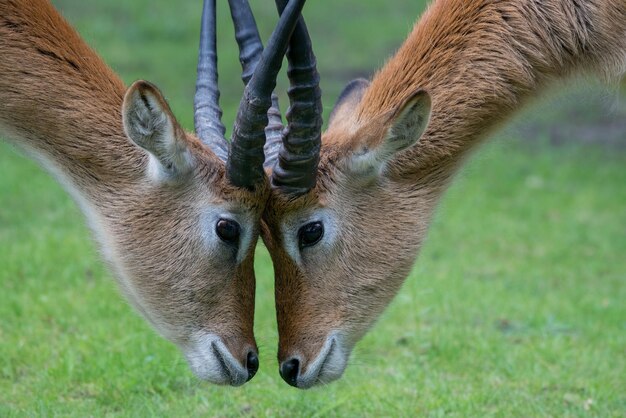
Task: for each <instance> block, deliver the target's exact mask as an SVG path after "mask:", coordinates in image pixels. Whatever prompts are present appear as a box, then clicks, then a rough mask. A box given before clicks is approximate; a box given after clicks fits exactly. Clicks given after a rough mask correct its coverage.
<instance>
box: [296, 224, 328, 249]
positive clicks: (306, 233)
mask: <svg viewBox="0 0 626 418" xmlns="http://www.w3.org/2000/svg"><path fill="white" fill-rule="evenodd" d="M323 236H324V225H322V223H321V222H311V223H310V224H306V225H304V226H303V227H302V228H300V231H298V239H299V240H300V248H304V247H310V246H311V245H315V244H317V243H318V242H319V240H320V239H322V237H323Z"/></svg>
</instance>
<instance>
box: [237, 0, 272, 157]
mask: <svg viewBox="0 0 626 418" xmlns="http://www.w3.org/2000/svg"><path fill="white" fill-rule="evenodd" d="M228 5H229V6H230V14H231V16H232V18H233V23H234V25H235V39H236V40H237V44H238V45H239V62H241V68H242V73H241V79H242V80H243V83H244V85H247V84H248V82H249V81H250V78H252V74H253V73H254V69H255V68H256V65H257V63H258V62H259V60H260V59H261V54H262V53H263V44H262V43H261V37H260V36H259V31H258V29H257V25H256V22H255V20H254V15H253V14H252V10H251V9H250V4H249V3H248V0H228ZM267 119H268V124H267V126H266V127H265V146H264V154H265V155H275V154H276V153H277V152H278V149H279V148H280V144H281V143H282V139H283V137H282V131H283V121H282V116H281V114H280V107H279V105H278V95H276V94H275V93H272V105H271V106H270V108H269V110H268V111H267ZM272 165H273V163H272ZM267 166H268V160H267V159H266V160H265V167H266V168H267Z"/></svg>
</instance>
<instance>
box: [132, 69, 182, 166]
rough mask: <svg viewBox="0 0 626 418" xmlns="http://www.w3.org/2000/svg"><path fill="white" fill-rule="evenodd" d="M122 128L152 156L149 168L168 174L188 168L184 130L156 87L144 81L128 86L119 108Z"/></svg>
mask: <svg viewBox="0 0 626 418" xmlns="http://www.w3.org/2000/svg"><path fill="white" fill-rule="evenodd" d="M122 116H123V122H124V131H125V132H126V135H127V136H128V137H129V138H130V139H131V140H132V141H133V142H134V143H135V144H137V145H138V146H139V147H141V148H143V149H144V150H146V151H148V153H149V154H150V156H151V166H152V167H151V171H154V170H153V169H156V170H157V172H156V174H157V175H158V174H166V175H168V176H172V175H181V174H184V173H187V172H189V171H190V170H191V167H192V162H191V161H192V159H191V155H190V152H189V149H188V147H187V143H186V138H185V133H184V131H183V129H182V128H181V127H180V125H179V124H178V122H177V121H176V119H175V118H174V115H173V113H172V111H171V109H170V107H169V105H168V104H167V102H166V101H165V98H164V97H163V95H162V94H161V92H160V91H159V89H158V88H157V87H156V86H154V85H153V84H151V83H148V82H147V81H143V80H142V81H137V82H135V83H133V85H132V86H130V87H129V88H128V91H127V92H126V95H125V96H124V104H123V109H122Z"/></svg>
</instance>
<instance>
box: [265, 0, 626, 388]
mask: <svg viewBox="0 0 626 418" xmlns="http://www.w3.org/2000/svg"><path fill="white" fill-rule="evenodd" d="M625 69H626V2H624V0H587V1H582V0H546V1H537V0H476V1H467V0H437V1H435V2H434V4H433V5H432V6H431V7H430V8H429V9H428V11H427V12H426V13H425V14H424V16H423V17H422V19H421V20H420V21H419V22H418V23H417V25H416V26H415V28H414V29H413V31H412V33H411V34H410V36H409V38H408V39H407V41H406V42H405V43H404V44H403V45H402V47H401V48H400V49H399V51H398V52H397V54H396V55H395V56H394V57H393V58H392V59H391V60H390V61H389V62H388V63H387V64H386V65H385V66H384V67H383V68H382V69H381V70H380V71H379V72H378V73H377V74H376V75H375V77H374V78H373V80H372V82H371V85H370V87H369V88H368V89H367V90H366V91H365V92H364V95H363V98H362V100H360V102H359V103H358V104H357V105H356V106H345V105H340V106H338V108H337V111H336V112H334V114H333V120H332V121H331V124H330V126H329V128H328V130H327V131H326V132H325V133H324V135H323V139H322V142H323V145H322V152H321V162H320V166H319V180H318V184H317V186H316V188H315V189H314V190H312V191H311V192H310V193H309V194H307V195H305V196H302V197H300V198H297V199H289V198H287V197H286V196H282V195H280V194H279V193H278V192H274V193H273V195H272V196H271V197H270V200H269V202H268V204H267V207H266V209H265V213H264V217H263V219H264V226H263V232H262V236H263V239H264V241H265V242H266V243H267V246H268V248H269V251H270V253H271V255H272V258H273V261H274V265H275V268H276V306H277V315H278V328H279V335H280V342H279V355H278V356H279V360H280V361H283V360H285V359H287V358H288V357H289V356H294V355H296V356H299V358H300V359H301V364H302V367H303V370H304V371H306V368H307V362H310V361H312V360H313V359H314V358H315V357H316V356H317V354H318V353H319V352H320V348H321V346H322V344H323V343H324V339H325V338H326V336H327V335H328V334H329V333H330V332H331V331H336V330H340V331H341V332H343V333H344V334H345V338H346V344H345V349H346V350H347V351H348V352H349V350H350V349H351V348H352V345H353V344H354V343H355V342H356V341H357V340H358V339H359V338H360V337H361V336H362V335H363V334H364V333H365V332H366V330H367V328H368V327H369V326H370V325H371V324H372V323H373V322H374V320H375V319H376V317H377V316H378V315H379V314H380V312H381V311H382V310H383V309H384V308H385V306H387V304H388V303H389V301H390V300H391V299H392V297H393V296H394V295H395V293H396V292H397V290H398V289H399V287H400V285H401V283H402V281H403V280H404V279H405V277H406V276H407V274H408V272H409V270H410V268H411V265H412V264H413V262H414V259H415V257H416V255H417V252H418V250H419V248H420V246H421V243H422V241H423V239H424V237H425V235H426V231H427V227H428V224H429V222H430V218H431V215H432V213H433V211H434V209H435V206H436V203H437V201H438V200H439V198H440V197H441V195H442V193H443V191H444V190H445V188H446V186H447V184H448V182H449V180H450V178H451V177H452V175H453V174H454V172H455V171H456V169H457V167H458V165H459V163H460V162H461V161H462V160H463V158H464V157H465V156H466V154H467V153H468V151H469V150H471V149H472V148H473V147H474V145H475V144H477V143H478V142H479V140H481V139H483V138H484V137H486V136H487V134H489V133H490V132H491V131H493V130H494V128H496V127H497V126H498V125H499V124H501V123H503V122H505V121H506V120H507V119H508V118H509V117H510V116H511V115H512V114H513V112H515V111H517V110H518V109H520V108H521V107H522V106H523V105H524V104H525V103H526V102H527V101H528V100H529V99H531V98H533V97H536V96H537V95H539V94H540V93H541V92H542V91H543V90H544V89H545V88H546V87H547V86H548V85H549V84H550V82H551V81H554V80H557V79H564V78H567V77H569V76H570V75H572V74H576V73H590V74H595V75H599V76H601V77H603V78H605V79H606V78H611V77H615V76H619V75H620V74H623V72H624V70H625ZM420 89H423V90H425V91H426V92H427V93H428V94H429V95H430V98H431V100H432V117H431V120H430V124H429V126H428V129H427V130H426V132H425V133H424V135H423V136H422V138H421V139H420V141H419V142H418V143H417V144H416V145H415V146H413V147H411V148H409V149H407V150H406V151H403V152H399V153H398V154H397V155H396V156H395V158H394V159H393V160H391V161H389V162H388V163H387V164H386V165H384V166H383V171H382V172H381V174H380V175H378V176H375V177H374V178H372V177H363V176H361V175H360V174H355V173H353V172H352V171H351V169H350V164H351V161H352V160H353V159H354V155H355V152H356V151H357V150H360V149H361V150H362V149H366V150H367V149H373V148H376V147H377V146H380V144H382V143H383V141H385V138H386V137H387V136H388V133H389V130H390V128H391V126H393V124H394V123H395V122H394V118H393V117H390V116H389V115H393V114H394V112H396V111H397V109H398V108H399V107H401V106H403V104H404V103H406V102H407V100H409V98H410V97H412V96H413V95H414V94H415V92H416V91H418V90H420ZM346 107H348V109H346ZM415 139H417V138H415ZM364 144H365V145H364ZM359 152H361V151H359ZM320 209H324V210H326V211H327V212H329V213H331V214H332V217H333V219H335V220H336V222H337V231H336V234H337V235H338V239H337V240H336V241H335V242H334V243H332V245H331V244H328V245H329V247H328V248H324V249H323V250H315V249H306V248H305V249H304V250H302V251H301V252H300V254H301V257H302V261H301V263H300V264H298V263H296V261H294V259H293V257H292V256H291V254H290V253H288V251H287V245H286V240H288V239H294V236H295V235H297V228H298V227H299V226H300V225H302V223H304V222H305V221H301V222H300V223H298V221H297V220H298V219H301V218H303V219H307V220H310V219H309V218H307V214H309V213H313V214H315V213H316V211H318V210H320ZM320 213H321V212H320ZM291 220H295V221H293V223H294V225H295V226H294V227H293V228H291V227H288V226H285V225H287V223H288V222H291ZM326 229H327V230H328V226H327V227H326ZM284 230H286V231H287V232H284ZM289 237H291V238H289ZM335 378H336V377H335ZM320 381H323V379H321V378H320ZM318 383H319V382H318Z"/></svg>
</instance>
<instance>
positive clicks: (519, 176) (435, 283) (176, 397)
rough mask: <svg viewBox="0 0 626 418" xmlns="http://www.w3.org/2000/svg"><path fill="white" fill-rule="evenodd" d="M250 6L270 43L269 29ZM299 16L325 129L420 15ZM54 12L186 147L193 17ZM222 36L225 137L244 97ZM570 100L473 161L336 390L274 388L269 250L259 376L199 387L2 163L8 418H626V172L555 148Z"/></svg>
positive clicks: (41, 180)
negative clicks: (178, 132)
mask: <svg viewBox="0 0 626 418" xmlns="http://www.w3.org/2000/svg"><path fill="white" fill-rule="evenodd" d="M196 3H198V4H196ZM257 3H258V2H256V3H254V4H253V6H255V10H256V12H257V15H258V16H259V25H260V26H261V28H262V32H263V35H264V37H265V38H267V35H268V33H269V30H270V29H271V25H272V24H273V22H274V21H275V18H274V11H273V9H269V8H268V9H267V10H262V9H260V8H259V7H258V4H257ZM310 3H311V4H308V5H307V9H306V10H307V20H308V23H309V25H310V27H311V31H312V33H313V37H314V40H315V43H316V50H317V53H318V55H319V62H320V68H321V72H322V76H323V82H324V88H325V91H326V94H325V108H326V109H327V110H328V109H329V108H330V106H331V103H332V100H334V97H336V96H337V93H338V90H339V89H340V87H341V85H342V84H343V83H345V82H346V81H348V79H349V78H351V77H352V76H353V75H362V74H368V73H370V72H371V71H373V70H374V69H375V68H377V67H378V66H379V65H380V64H381V63H382V62H383V61H384V59H385V58H386V57H387V56H388V54H389V53H390V52H391V51H392V50H393V49H394V48H395V47H397V46H398V45H399V43H400V41H401V40H402V39H403V37H404V36H405V34H406V32H407V31H408V29H409V27H410V25H411V22H412V21H413V19H414V18H415V17H416V16H417V15H418V13H419V11H420V10H421V8H422V6H421V3H420V4H416V3H415V2H413V1H408V0H403V1H400V2H396V3H394V6H393V10H391V8H390V7H388V6H386V5H387V4H388V3H387V2H386V1H384V0H377V1H370V2H367V3H365V2H358V1H356V0H346V1H342V2H340V4H339V5H337V6H336V9H333V11H332V12H329V8H330V7H331V4H330V3H328V2H310ZM55 4H57V5H58V6H59V7H60V8H61V9H62V10H63V12H64V14H65V15H66V16H67V17H68V18H69V19H70V20H71V21H72V22H73V23H74V24H75V25H76V26H77V27H78V29H79V31H80V32H81V33H82V34H83V36H84V37H85V38H86V39H87V40H88V41H89V42H90V44H92V45H94V46H95V47H96V49H97V50H98V51H99V52H100V53H101V54H102V55H103V56H104V57H105V59H106V61H107V62H109V63H110V65H111V66H112V67H113V68H114V69H115V70H116V71H118V72H119V73H120V74H121V75H122V76H123V78H124V79H125V80H126V81H132V80H133V79H136V78H147V79H149V80H151V81H154V82H156V83H157V84H158V85H159V86H160V87H161V88H162V89H163V91H164V92H165V94H166V95H167V96H168V98H169V99H170V101H171V102H172V104H173V107H174V109H175V112H176V113H177V115H178V116H179V117H180V118H181V120H182V121H183V123H184V124H185V125H186V126H187V127H188V128H191V103H192V101H191V95H192V93H193V84H194V71H195V53H196V52H195V46H196V44H197V41H196V36H197V32H198V28H197V16H196V14H197V13H198V9H199V7H200V5H199V2H182V3H175V2H164V1H163V2H158V3H156V4H154V6H150V4H152V2H148V1H147V0H146V1H133V2H123V1H121V0H115V1H108V2H96V1H92V0H90V1H79V0H63V1H55ZM220 6H222V2H220ZM332 7H333V8H334V7H335V6H332ZM221 9H226V7H221ZM223 12H225V10H222V11H221V16H223V17H224V18H225V17H226V15H225V14H224V13H223ZM329 16H330V17H329ZM354 16H357V17H358V19H357V18H355V17H354ZM174 17H175V18H174ZM220 22H221V21H220ZM221 28H222V29H223V31H222V33H221V39H222V41H223V43H222V44H221V46H220V48H221V51H222V53H221V55H220V69H221V83H222V85H223V98H224V100H223V103H224V108H225V114H226V117H225V119H226V121H227V124H228V125H230V121H231V120H232V116H233V113H234V110H233V109H235V107H236V104H237V102H238V100H239V94H240V90H241V87H240V83H239V79H238V77H239V70H238V67H237V59H236V52H234V43H233V42H231V41H230V40H231V39H232V30H231V29H230V23H229V22H227V24H223V25H222V26H221ZM339 57H340V58H339ZM563 97H564V96H561V99H558V100H557V101H556V102H550V103H549V104H547V105H544V106H543V107H542V108H541V109H540V110H535V111H531V112H530V113H527V114H526V115H525V116H524V117H523V118H522V119H521V120H522V121H523V122H524V125H525V126H527V125H529V124H531V125H536V126H537V127H536V129H535V132H534V135H533V136H536V137H538V138H539V139H536V140H533V141H532V142H521V141H520V140H519V138H518V137H520V136H523V135H522V134H521V133H519V132H518V130H515V129H509V130H507V131H506V133H504V134H501V135H500V139H499V140H497V141H495V142H492V143H490V145H488V146H486V147H484V148H483V149H482V150H481V151H480V152H479V153H478V155H477V156H475V157H474V158H473V159H472V161H471V162H470V163H469V164H468V166H467V167H466V168H465V169H464V170H463V172H462V173H461V175H460V176H459V178H458V180H457V181H456V183H455V184H454V186H453V187H452V189H451V190H450V192H449V193H448V194H447V195H446V197H445V199H444V201H443V203H442V205H441V207H440V210H439V211H438V214H437V217H436V219H435V222H434V224H433V227H432V229H431V231H430V234H429V239H428V241H427V243H426V246H425V248H424V249H423V252H422V254H421V256H420V258H419V261H418V263H417V265H416V267H415V269H414V271H413V273H412V274H411V277H410V278H409V279H408V280H407V282H406V284H405V286H404V288H403V289H402V291H401V292H400V294H399V295H398V297H397V298H396V299H395V301H394V302H393V304H392V305H391V307H390V308H389V309H388V310H387V311H386V313H385V314H384V315H383V317H382V318H381V320H380V321H379V322H378V324H377V325H376V327H375V328H374V329H373V330H372V331H371V332H370V333H369V334H368V335H367V336H366V338H365V339H364V340H363V341H362V342H361V343H360V344H359V345H358V347H357V349H356V350H355V353H354V355H353V357H352V359H351V365H350V366H349V368H348V370H347V372H346V375H345V376H344V377H343V379H342V380H340V381H338V382H336V383H333V384H332V385H330V386H327V387H322V388H318V389H314V390H311V391H307V392H302V391H298V390H296V389H293V388H291V387H289V386H287V385H286V384H285V383H284V382H283V381H282V380H281V379H280V377H279V376H278V370H277V362H276V359H275V351H276V345H277V335H276V325H275V314H274V309H273V276H272V268H271V264H270V261H269V257H268V255H267V253H266V251H265V249H263V248H261V247H260V248H259V249H258V259H257V263H256V270H257V281H258V292H257V312H256V334H257V339H258V341H259V345H260V348H261V368H260V370H259V373H258V375H257V376H256V377H255V378H254V380H252V381H251V382H250V383H249V384H247V385H245V386H243V387H242V388H237V389H233V388H222V387H215V386H211V385H208V384H205V383H202V382H199V381H198V380H197V379H195V378H194V377H193V376H192V374H191V372H190V371H189V370H188V369H187V365H186V364H185V362H184V360H183V359H182V357H181V355H180V354H179V353H178V351H177V350H176V348H175V347H173V346H172V345H171V344H170V343H168V342H167V341H165V340H163V339H161V338H160V337H158V336H157V335H156V334H155V333H154V332H153V331H152V330H151V329H150V328H149V326H148V325H147V323H145V322H144V321H143V320H142V319H140V318H139V317H138V315H137V314H136V313H135V312H134V311H133V310H132V309H131V308H130V307H129V306H128V304H127V303H126V302H125V301H124V300H123V299H122V298H121V296H120V295H119V294H118V291H117V289H116V286H115V284H114V280H113V279H112V278H111V276H110V274H109V273H108V272H107V271H106V269H105V268H104V267H103V265H102V264H101V262H100V260H99V258H98V256H97V254H96V251H95V249H94V245H93V244H92V243H91V240H90V238H89V233H88V231H87V228H86V227H85V226H84V224H83V222H82V217H81V215H80V214H79V212H78V210H77V208H76V207H75V205H74V204H73V203H72V202H71V200H70V199H69V197H68V196H67V195H66V194H65V193H64V192H63V191H62V190H61V189H60V187H59V186H58V185H56V184H55V183H54V181H53V180H52V179H51V178H50V177H49V176H47V175H46V174H45V173H44V172H42V171H41V170H40V169H39V168H37V167H36V165H35V164H34V163H32V162H30V161H28V160H25V159H24V158H23V157H20V156H19V155H18V154H17V153H15V152H13V151H12V150H11V148H10V147H8V146H7V145H6V144H0V196H1V199H2V200H1V202H2V204H1V205H0V416H1V417H5V416H9V417H10V416H57V415H62V416H64V415H70V416H103V415H110V416H130V417H136V416H151V415H162V416H199V415H204V416H240V415H250V416H294V415H301V416H432V417H439V416H458V417H465V416H480V417H483V416H501V417H509V416H520V417H528V416H555V417H556V416H558V417H561V416H597V417H614V416H626V412H625V411H626V378H625V377H624V376H626V302H625V301H626V283H625V281H626V258H625V257H624V254H626V187H624V185H625V184H626V170H625V169H624V167H625V166H626V152H624V150H621V151H620V149H619V147H617V148H615V147H614V148H610V149H609V150H607V149H606V148H602V147H598V146H593V145H587V146H583V145H563V146H559V147H554V146H551V145H550V137H551V136H550V135H551V129H553V127H554V126H559V125H570V124H572V123H573V122H575V121H573V120H572V119H571V118H568V112H567V111H565V110H562V109H563V108H564V106H561V104H562V103H563V101H566V100H567V97H569V96H566V98H563ZM576 97H578V96H576ZM611 97H612V96H611ZM555 103H556V104H557V105H555ZM588 106H591V107H592V108H593V109H589V108H587V107H586V108H585V114H587V115H589V114H597V116H599V117H600V116H602V117H603V115H600V114H599V113H600V112H603V111H602V110H601V109H599V108H598V106H597V103H595V102H594V104H593V105H588ZM614 107H616V110H614V111H613V113H614V114H617V115H623V114H624V112H623V111H622V110H621V109H620V107H619V105H618V106H614ZM548 119H549V120H548ZM624 136H626V135H624ZM502 137H505V138H504V139H503V138H502ZM572 139H576V138H572Z"/></svg>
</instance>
